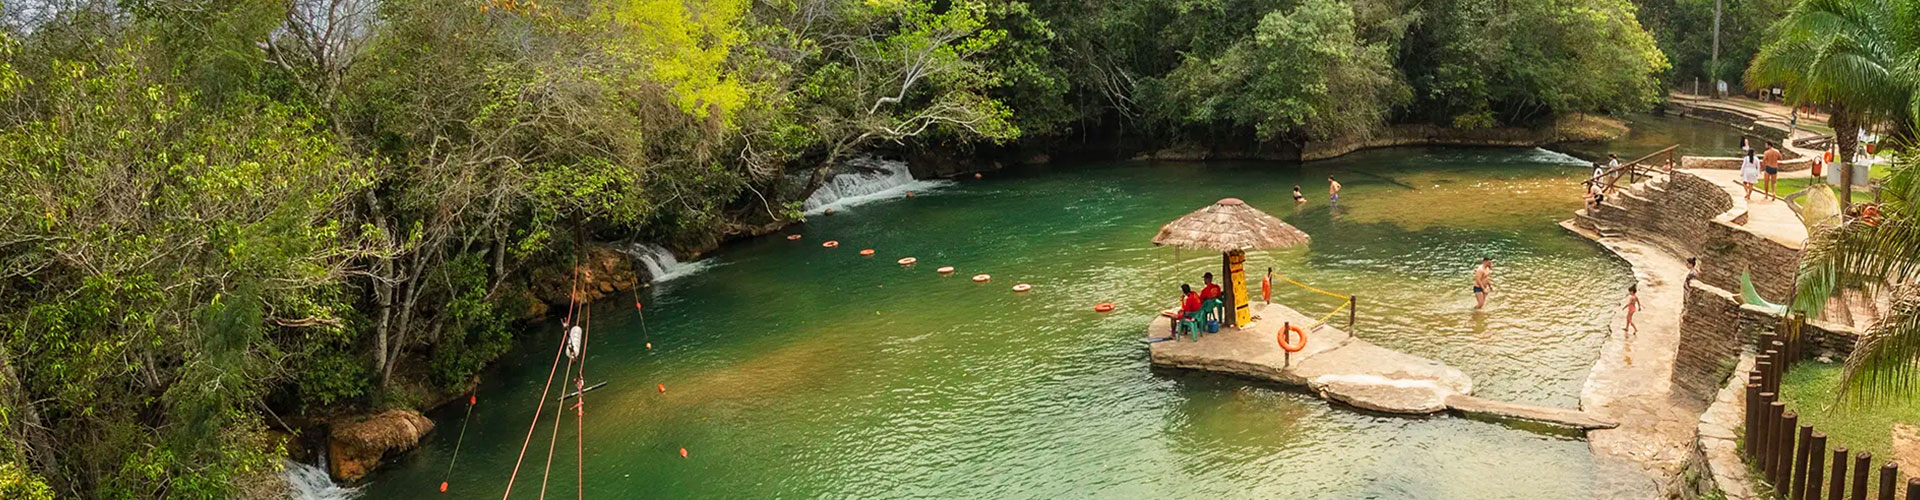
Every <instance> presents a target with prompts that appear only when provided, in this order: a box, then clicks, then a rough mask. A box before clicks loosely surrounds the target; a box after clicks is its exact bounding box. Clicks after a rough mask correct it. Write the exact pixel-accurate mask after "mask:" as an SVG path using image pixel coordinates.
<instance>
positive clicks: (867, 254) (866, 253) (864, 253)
mask: <svg viewBox="0 0 1920 500" xmlns="http://www.w3.org/2000/svg"><path fill="white" fill-rule="evenodd" d="M860 256H861V257H872V256H873V249H871V248H869V249H866V250H861V251H860Z"/></svg>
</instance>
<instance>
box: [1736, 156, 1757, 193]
mask: <svg viewBox="0 0 1920 500" xmlns="http://www.w3.org/2000/svg"><path fill="white" fill-rule="evenodd" d="M1759 180H1760V159H1759V158H1755V157H1754V156H1753V151H1751V150H1749V151H1747V156H1746V157H1744V158H1741V160H1740V186H1742V187H1745V188H1747V192H1746V200H1747V201H1753V183H1754V182H1756V181H1759Z"/></svg>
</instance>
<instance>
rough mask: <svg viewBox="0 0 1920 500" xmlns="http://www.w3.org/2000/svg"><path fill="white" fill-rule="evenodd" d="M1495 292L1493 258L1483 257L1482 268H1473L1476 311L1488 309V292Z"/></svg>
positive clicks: (1481, 260)
mask: <svg viewBox="0 0 1920 500" xmlns="http://www.w3.org/2000/svg"><path fill="white" fill-rule="evenodd" d="M1491 291H1493V257H1481V258H1480V266H1479V267H1475V268H1473V300H1474V301H1475V302H1476V303H1475V305H1474V306H1473V309H1474V310H1480V309H1484V308H1486V307H1487V292H1491Z"/></svg>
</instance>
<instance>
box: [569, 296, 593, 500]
mask: <svg viewBox="0 0 1920 500" xmlns="http://www.w3.org/2000/svg"><path fill="white" fill-rule="evenodd" d="M592 320H593V313H592V311H591V310H589V311H588V313H587V315H586V317H585V318H583V319H581V321H580V323H581V324H582V325H583V326H582V328H581V329H580V377H579V378H576V379H573V380H574V381H573V386H574V390H576V391H580V392H578V393H575V395H574V398H576V399H574V401H573V408H574V413H573V416H574V419H573V457H574V459H573V467H574V469H573V471H574V472H573V475H574V478H573V480H574V484H575V489H574V493H575V494H576V496H575V498H576V499H578V500H586V498H587V445H586V426H587V338H588V337H590V336H592V335H593V329H592V328H587V327H585V326H584V325H586V324H588V323H591V322H592Z"/></svg>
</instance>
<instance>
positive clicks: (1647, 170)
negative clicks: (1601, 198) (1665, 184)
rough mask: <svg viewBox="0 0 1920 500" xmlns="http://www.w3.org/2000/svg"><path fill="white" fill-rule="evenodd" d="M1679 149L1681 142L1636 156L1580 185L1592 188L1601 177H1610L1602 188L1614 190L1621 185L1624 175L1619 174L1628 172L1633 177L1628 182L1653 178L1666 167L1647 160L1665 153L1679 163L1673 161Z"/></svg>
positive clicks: (1671, 159)
mask: <svg viewBox="0 0 1920 500" xmlns="http://www.w3.org/2000/svg"><path fill="white" fill-rule="evenodd" d="M1679 149H1680V145H1679V144H1675V145H1672V146H1667V147H1666V148H1665V149H1661V150H1659V151H1654V152H1652V153H1648V154H1647V155H1646V156H1642V157H1639V158H1636V159H1634V160H1633V161H1630V162H1626V163H1622V164H1620V166H1618V167H1613V168H1609V169H1607V170H1605V171H1602V172H1600V175H1595V176H1593V178H1590V179H1587V180H1585V181H1582V182H1581V183H1580V185H1581V186H1586V187H1588V188H1589V189H1591V188H1592V187H1593V185H1594V184H1595V183H1597V182H1599V181H1600V179H1603V178H1609V177H1610V178H1611V179H1610V180H1609V181H1608V182H1607V187H1606V188H1604V189H1602V191H1614V190H1615V189H1617V188H1618V187H1619V183H1620V177H1622V176H1621V175H1618V174H1620V173H1626V174H1628V175H1627V177H1631V178H1630V179H1628V180H1627V183H1628V184H1632V183H1635V182H1640V179H1641V178H1643V177H1644V178H1652V177H1653V174H1658V173H1664V172H1665V169H1662V168H1656V167H1652V166H1648V165H1646V164H1645V162H1646V161H1647V160H1649V159H1652V158H1653V157H1656V156H1662V155H1665V156H1667V158H1668V162H1670V163H1677V162H1674V161H1673V157H1674V153H1675V152H1676V151H1677V150H1679Z"/></svg>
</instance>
